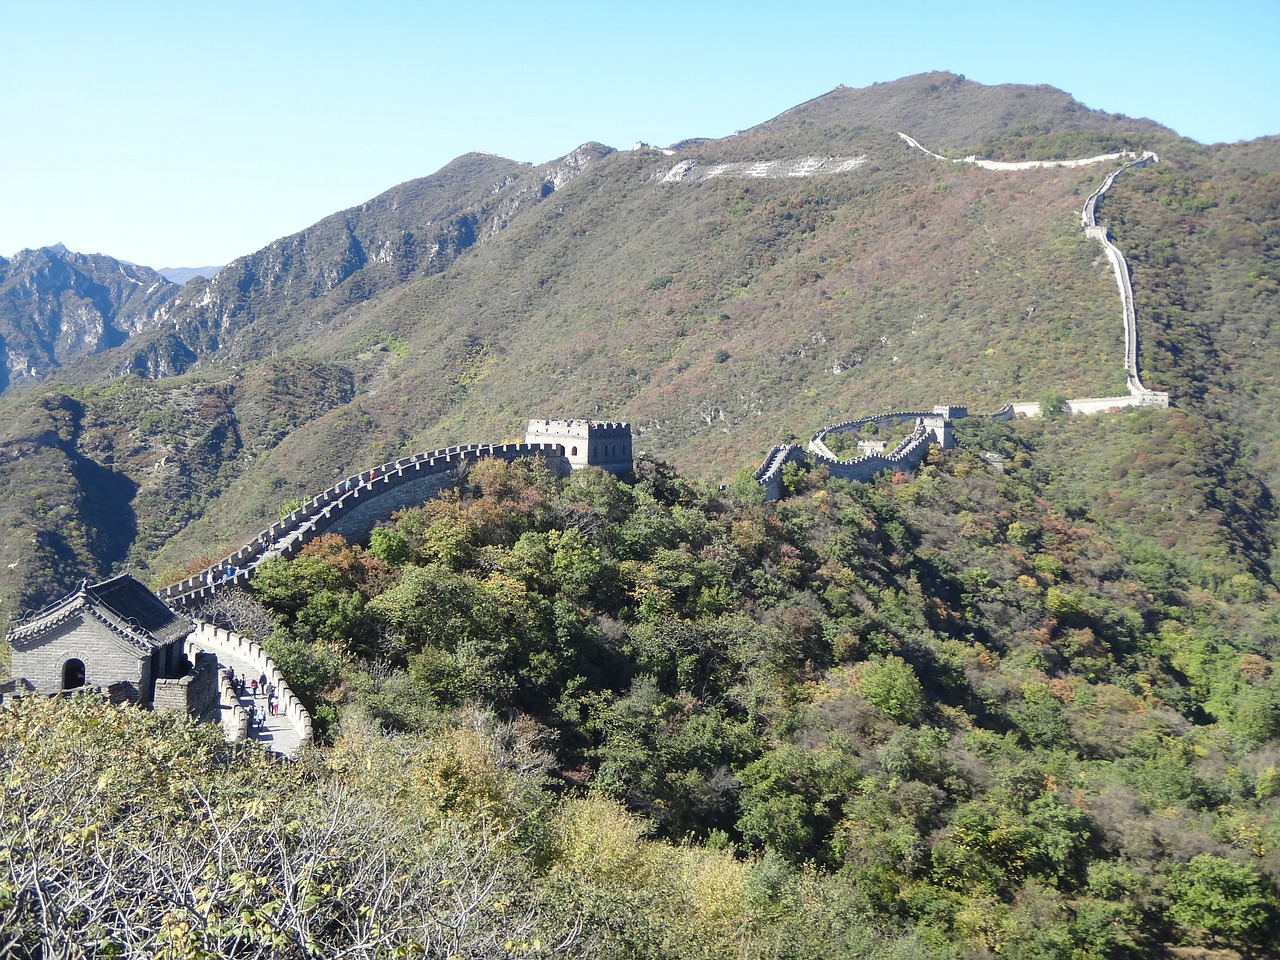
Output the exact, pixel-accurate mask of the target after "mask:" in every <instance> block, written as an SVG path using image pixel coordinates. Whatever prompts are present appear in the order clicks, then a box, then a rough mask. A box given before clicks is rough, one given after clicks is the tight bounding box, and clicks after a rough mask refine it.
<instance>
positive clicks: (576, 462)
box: [524, 420, 635, 474]
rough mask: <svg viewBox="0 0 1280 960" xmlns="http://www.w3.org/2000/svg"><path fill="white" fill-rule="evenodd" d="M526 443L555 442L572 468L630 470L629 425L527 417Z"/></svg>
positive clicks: (625, 471)
mask: <svg viewBox="0 0 1280 960" xmlns="http://www.w3.org/2000/svg"><path fill="white" fill-rule="evenodd" d="M524 439H525V443H558V444H560V446H562V447H564V456H565V459H566V460H568V461H569V467H570V469H573V470H581V469H582V468H583V467H587V466H591V467H599V468H600V469H601V470H607V471H609V473H614V474H618V473H631V472H632V470H633V469H634V467H635V464H634V462H633V461H632V458H631V424H629V423H615V422H612V421H608V422H606V421H599V420H530V421H529V431H528V433H526V434H525V438H524Z"/></svg>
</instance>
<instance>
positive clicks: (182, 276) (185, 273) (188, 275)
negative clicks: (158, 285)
mask: <svg viewBox="0 0 1280 960" xmlns="http://www.w3.org/2000/svg"><path fill="white" fill-rule="evenodd" d="M221 269H222V267H221V266H210V267H161V268H160V269H158V270H157V271H156V273H158V274H160V276H162V277H164V278H165V279H166V280H169V281H171V282H173V283H177V284H184V283H187V282H189V281H191V280H194V279H195V278H196V277H200V278H202V279H205V280H212V279H213V278H214V277H216V276H217V275H218V271H219V270H221Z"/></svg>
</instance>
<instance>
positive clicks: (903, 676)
mask: <svg viewBox="0 0 1280 960" xmlns="http://www.w3.org/2000/svg"><path fill="white" fill-rule="evenodd" d="M858 694H859V695H860V696H861V697H862V699H863V700H865V701H867V703H869V704H871V705H872V706H873V707H876V708H877V709H879V710H880V711H881V712H882V713H884V715H885V716H887V717H888V718H889V719H890V720H895V721H897V722H898V723H912V722H914V721H915V720H916V719H917V718H918V717H919V716H920V714H921V713H922V712H923V711H924V708H925V705H926V702H925V698H924V689H923V688H922V687H921V686H920V681H919V680H918V679H916V674H915V671H914V670H912V669H911V664H909V663H907V662H906V661H905V660H903V659H902V658H901V657H899V656H896V655H894V654H890V655H889V656H887V657H884V658H880V657H877V658H875V659H873V660H869V661H868V662H867V664H866V665H865V666H864V667H863V668H862V673H861V675H860V676H859V677H858Z"/></svg>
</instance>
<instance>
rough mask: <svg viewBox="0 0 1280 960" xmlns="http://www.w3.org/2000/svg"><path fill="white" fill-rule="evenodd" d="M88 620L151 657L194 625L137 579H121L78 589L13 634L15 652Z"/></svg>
mask: <svg viewBox="0 0 1280 960" xmlns="http://www.w3.org/2000/svg"><path fill="white" fill-rule="evenodd" d="M80 615H84V616H89V617H92V618H93V619H94V620H97V621H98V622H99V623H101V624H102V625H103V626H105V627H107V629H109V630H110V631H111V632H112V633H114V634H115V635H117V636H118V637H120V638H121V639H123V640H124V641H126V642H127V643H128V644H129V645H130V646H132V647H134V648H135V649H136V650H137V651H138V653H140V654H146V653H150V652H151V651H152V650H154V649H155V648H156V647H164V646H168V645H169V644H170V643H172V642H173V641H175V640H180V639H182V638H183V637H185V636H186V635H187V634H188V633H190V632H191V620H189V619H188V618H187V617H183V616H179V615H178V614H177V613H175V612H174V611H173V610H172V609H171V608H170V607H169V606H168V605H167V604H166V603H165V602H164V601H163V600H161V599H160V598H159V597H158V596H156V595H155V594H154V593H152V592H151V591H150V590H148V589H147V588H146V587H145V586H144V585H143V584H141V583H139V582H138V581H137V580H135V579H134V578H133V577H131V576H129V575H128V574H127V573H126V574H121V575H120V576H118V577H113V578H112V579H110V580H104V581H103V582H101V583H95V584H93V585H89V584H88V583H87V582H86V581H81V583H80V586H79V587H78V588H77V589H76V590H73V591H72V592H71V593H69V594H67V595H66V596H65V597H63V598H62V599H61V600H57V601H55V602H53V603H51V604H50V605H49V606H47V607H45V608H44V609H43V610H40V611H38V612H37V613H34V614H31V615H30V616H28V617H26V618H25V619H23V620H22V621H20V622H18V623H17V624H15V625H14V627H13V629H12V630H10V631H9V637H8V640H9V643H10V645H12V646H13V647H14V648H15V649H29V648H31V647H35V646H39V643H40V638H41V637H43V636H44V635H45V634H47V633H49V632H50V631H51V630H53V629H55V628H56V627H58V626H60V625H61V624H63V623H66V622H67V621H69V620H71V619H73V618H75V617H76V616H80Z"/></svg>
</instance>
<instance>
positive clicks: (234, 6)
mask: <svg viewBox="0 0 1280 960" xmlns="http://www.w3.org/2000/svg"><path fill="white" fill-rule="evenodd" d="M1277 51H1280V0H1226V2H1220V3H1217V4H1205V3H1202V2H1188V0H1160V2H1158V3H1132V2H1124V0H1118V2H1115V3H1100V2H1092V0H1089V2H1078V3H1070V2H1066V3H1034V2H1028V0H1018V2H1016V3H1015V2H1006V0H996V2H980V3H972V2H970V3H963V2H957V0H945V2H932V0H916V2H913V0H882V2H878V3H862V2H856V0H844V2H839V0H807V2H802V3H778V2H776V0H775V2H770V3H759V4H757V3H753V2H750V0H740V2H736V3H728V2H719V0H714V2H703V3H700V2H697V0H682V2H679V3H677V2H668V0H648V2H645V3H636V4H625V5H623V4H613V3H608V2H600V0H594V2H591V3H581V2H578V0H561V2H556V3H530V2H520V3H515V2H506V0H488V2H480V3H474V2H473V3H468V2H457V0H454V2H451V3H447V4H444V3H437V2H435V0H369V2H367V3H354V2H349V0H348V2H341V3H337V2H328V0H306V2H295V0H255V2H244V0H223V2H219V3H206V2H201V0H190V2H174V3H172V4H169V3H150V2H141V0H118V2H103V0H91V2H89V0H64V2H61V3H32V2H30V0H0V255H4V256H9V255H12V254H13V253H14V252H16V251H17V250H20V249H22V248H23V247H38V246H43V245H46V244H52V243H56V242H62V243H65V244H66V245H67V246H68V247H70V248H72V249H73V250H80V251H83V252H88V253H92V252H101V253H108V254H111V255H112V256H115V257H119V258H121V259H125V260H133V261H135V262H138V263H144V264H148V265H151V266H156V267H159V266H205V265H209V264H220V263H225V262H227V261H229V260H231V259H233V258H234V257H237V256H240V255H242V254H246V253H250V252H252V251H254V250H256V249H258V248H260V247H262V246H264V245H266V244H267V243H269V242H270V241H271V240H273V239H275V238H277V237H280V236H283V235H285V234H288V233H292V232H294V231H296V230H300V229H302V228H303V227H305V226H307V225H309V224H311V223H313V222H315V221H316V220H318V219H320V218H321V217H323V216H326V215H327V214H330V213H333V212H335V211H337V210H340V209H343V208H345V207H348V206H352V205H355V204H358V203H361V202H363V201H364V200H367V199H369V198H370V197H373V196H375V195H377V194H378V193H380V192H382V191H383V190H385V189H387V188H388V187H391V186H393V185H395V184H396V183H399V182H402V181H404V180H409V179H413V178H415V177H420V176H425V175H427V174H429V173H432V172H434V171H435V170H437V169H439V168H440V167H441V166H443V165H444V164H445V163H447V162H448V161H449V160H451V159H453V158H454V157H456V156H458V155H459V154H462V153H466V152H467V151H470V150H484V151H489V152H492V153H498V154H501V155H503V156H507V157H510V158H512V159H515V160H523V161H531V162H534V163H542V162H544V161H546V160H550V159H553V158H554V157H558V156H560V155H562V154H565V153H567V152H568V151H570V150H572V149H573V148H574V147H576V146H577V145H579V144H580V143H583V142H585V141H588V140H599V141H601V142H603V143H607V144H610V145H611V146H615V147H629V146H631V144H633V143H634V142H635V141H637V140H646V141H649V142H651V143H655V144H666V143H672V142H675V141H677V140H680V139H683V138H686V137H692V136H708V137H718V136H724V135H726V134H728V133H731V132H732V131H733V130H735V129H739V128H743V127H748V126H752V125H754V124H756V123H760V122H763V121H764V120H767V119H769V118H770V117H772V116H775V115H776V114H778V113H781V112H782V111H784V110H786V109H787V108H789V107H792V106H794V105H796V104H797V103H800V102H802V101H804V100H808V99H810V98H812V97H815V96H818V95H820V94H822V93H825V92H826V91H828V90H830V89H831V88H833V87H835V86H836V85H838V84H841V83H843V84H846V85H848V86H853V87H861V86H866V85H867V84H870V83H875V82H878V81H886V80H893V79H896V78H898V77H901V76H906V75H908V74H913V73H921V72H924V71H928V70H951V71H954V72H956V73H962V74H964V75H965V76H967V77H968V78H969V79H971V80H977V81H980V82H982V83H1008V82H1013V83H1032V84H1034V83H1047V84H1051V85H1053V86H1056V87H1060V88H1062V89H1064V90H1066V91H1068V92H1070V93H1071V94H1073V95H1074V96H1075V97H1076V98H1077V99H1079V100H1081V101H1082V102H1084V103H1085V104H1087V105H1088V106H1090V107H1095V108H1098V109H1102V110H1107V111H1111V112H1115V113H1124V114H1128V115H1129V116H1133V117H1149V118H1151V119H1153V120H1156V121H1158V122H1160V123H1163V124H1165V125H1166V126H1170V127H1172V128H1173V129H1175V130H1177V131H1178V132H1179V133H1181V134H1183V135H1184V136H1188V137H1191V138H1193V139H1196V140H1199V141H1202V142H1216V141H1223V140H1226V141H1232V140H1240V139H1252V138H1254V137H1258V136H1264V135H1270V134H1280V66H1277V63H1280V54H1278V52H1277Z"/></svg>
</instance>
